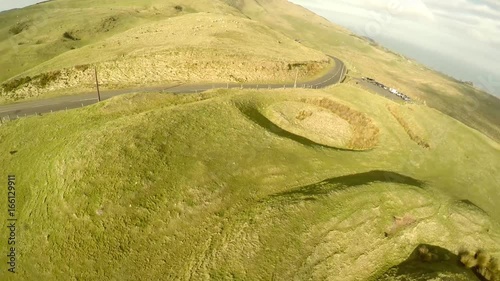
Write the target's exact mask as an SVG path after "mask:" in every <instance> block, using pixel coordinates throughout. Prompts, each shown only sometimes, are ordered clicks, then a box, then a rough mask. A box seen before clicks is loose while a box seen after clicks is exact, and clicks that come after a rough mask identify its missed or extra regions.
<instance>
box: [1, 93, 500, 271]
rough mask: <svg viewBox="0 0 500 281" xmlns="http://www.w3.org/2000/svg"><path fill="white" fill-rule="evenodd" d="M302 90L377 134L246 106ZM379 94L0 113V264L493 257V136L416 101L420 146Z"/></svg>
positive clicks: (310, 263)
mask: <svg viewBox="0 0 500 281" xmlns="http://www.w3.org/2000/svg"><path fill="white" fill-rule="evenodd" d="M311 98H316V99H329V100H332V101H335V102H337V103H341V104H344V105H345V106H348V107H349V108H350V110H352V111H357V112H361V113H363V114H366V115H367V116H368V117H369V118H371V119H372V120H373V122H374V123H375V124H376V125H377V127H378V128H379V129H380V139H379V143H378V145H377V147H376V148H374V149H372V150H370V151H366V152H355V151H343V150H338V149H335V148H328V147H326V146H322V145H318V144H314V143H310V142H306V141H303V139H300V138H296V137H294V136H295V135H294V134H290V133H288V134H287V133H286V131H282V130H280V129H279V128H278V127H276V126H273V125H272V123H269V122H267V123H266V122H262V120H261V119H260V118H261V116H263V115H262V113H263V112H264V111H265V110H266V108H268V107H269V106H272V105H273V104H280V103H283V102H299V101H300V100H302V99H311ZM366 99H370V100H371V102H370V104H367V103H366V102H365V100H366ZM389 105H390V106H393V107H398V106H399V107H403V106H402V105H398V104H396V103H394V102H392V101H389V100H386V99H384V98H382V97H377V96H373V95H372V94H370V93H367V92H364V91H362V90H359V89H357V88H355V87H351V86H341V87H334V88H331V89H328V90H324V91H316V90H315V91H313V90H295V91H288V90H286V91H285V90H276V91H258V92H254V91H215V92H211V93H206V94H201V95H200V94H199V95H189V96H174V95H159V94H140V95H139V94H135V95H127V96H122V97H117V98H114V99H112V100H109V101H106V102H103V103H100V104H98V105H94V106H91V107H88V108H84V109H79V110H74V111H69V112H60V113H53V114H50V115H46V116H41V117H32V118H26V119H22V120H19V121H14V122H10V123H7V124H4V125H3V126H1V127H0V139H1V140H2V141H1V142H0V153H1V154H0V159H1V160H0V161H1V162H0V166H1V167H6V169H3V170H2V171H1V173H2V174H1V177H2V178H6V176H7V174H8V173H10V174H12V173H13V174H16V176H17V178H18V183H17V185H18V186H19V191H18V195H17V196H18V201H19V202H18V205H19V206H22V207H21V209H20V213H19V216H18V222H19V225H20V226H19V229H20V230H19V232H18V233H19V234H18V235H19V241H20V242H19V246H18V249H19V252H20V253H22V255H19V257H18V264H19V266H18V271H19V274H18V275H16V276H15V278H12V275H6V274H7V273H6V272H5V271H3V272H1V273H0V276H3V277H2V279H4V278H6V277H7V276H8V277H9V278H11V279H9V280H40V279H42V280H61V279H69V280H71V279H84V280H137V279H139V278H142V280H159V279H169V280H187V279H194V280H206V279H215V280H234V279H239V280H256V279H272V278H274V279H277V280H293V279H297V280H304V279H308V278H312V279H314V280H319V279H325V278H327V279H329V280H359V279H360V278H361V279H363V280H369V279H370V278H377V277H378V276H379V275H381V274H383V273H384V272H386V271H387V270H389V269H390V268H391V267H392V266H394V265H396V264H398V263H400V262H402V261H404V260H405V259H406V258H407V256H408V255H409V254H410V253H411V252H412V251H413V250H414V248H415V247H416V246H417V245H418V244H419V243H428V244H433V245H438V246H441V247H443V248H446V249H449V250H450V251H453V252H455V251H457V250H458V249H459V248H460V247H462V246H467V247H473V248H474V247H480V248H484V249H486V250H488V251H490V252H492V253H494V254H495V255H498V254H500V249H499V248H498V245H500V244H499V243H500V224H499V223H500V221H499V220H498V218H499V217H500V213H499V211H498V208H496V202H498V200H499V199H500V198H498V192H496V188H497V186H498V182H499V180H500V179H499V178H498V177H496V176H492V175H495V171H497V170H498V169H499V168H500V167H499V163H498V161H496V159H498V157H497V156H499V155H500V148H499V146H498V144H496V143H495V142H492V141H491V140H489V139H488V138H486V137H484V136H483V135H481V134H480V133H478V132H475V131H473V130H472V129H470V128H468V127H466V126H464V125H462V124H461V123H459V122H457V121H455V120H453V119H451V118H449V117H446V116H445V115H442V114H441V113H439V112H437V111H434V110H432V109H428V108H426V107H415V108H413V109H412V110H413V111H414V112H415V115H416V116H419V117H421V118H419V119H418V120H420V124H419V125H420V127H421V128H422V129H423V130H427V131H428V132H431V133H430V134H429V136H430V138H429V142H430V143H431V144H432V145H431V148H430V149H427V148H422V147H421V146H419V145H418V144H416V143H415V142H413V141H412V140H411V139H410V138H409V136H408V135H407V134H406V132H405V130H404V128H402V127H401V125H400V124H399V123H398V121H397V120H396V119H395V118H394V117H393V116H392V115H391V113H390V112H389V110H388V109H387V107H388V106H389ZM249 108H250V109H253V110H245V109H249ZM259 112H260V114H259ZM259 116H260V117H259ZM439 124H446V126H447V128H448V131H447V132H446V135H439V134H435V133H432V132H434V131H435V130H436V129H438V128H439ZM467 144H470V145H467ZM13 151H16V152H15V153H10V152H13ZM485 175H490V176H485ZM464 200H466V201H464ZM2 206H3V207H2V208H4V207H5V206H4V202H2ZM477 206H479V207H477ZM395 218H407V221H409V222H410V223H406V224H401V223H398V220H397V219H395ZM2 224H5V222H2ZM4 226H5V225H4ZM4 226H3V227H2V232H1V233H2V235H3V236H5V229H6V228H5V227H4ZM384 233H385V234H384ZM47 257H50V258H47ZM16 278H17V279H16Z"/></svg>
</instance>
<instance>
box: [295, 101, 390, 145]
mask: <svg viewBox="0 0 500 281" xmlns="http://www.w3.org/2000/svg"><path fill="white" fill-rule="evenodd" d="M302 101H303V102H306V103H309V104H313V105H317V106H319V107H322V108H326V109H328V110H330V111H331V112H333V113H335V114H336V115H338V116H340V118H342V119H344V120H346V121H347V122H348V123H349V124H350V125H351V130H352V135H351V139H350V141H349V142H348V144H347V147H348V148H349V149H353V150H367V149H371V148H373V147H375V146H376V145H377V144H378V140H379V135H380V129H379V128H378V127H377V125H376V124H375V123H374V122H373V120H372V119H371V118H369V117H368V116H366V115H365V114H364V113H361V112H359V111H357V110H354V109H352V108H350V107H349V106H347V105H343V104H340V103H337V102H335V101H333V100H330V99H327V98H323V99H303V100H302Z"/></svg>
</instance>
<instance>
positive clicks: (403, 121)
mask: <svg viewBox="0 0 500 281" xmlns="http://www.w3.org/2000/svg"><path fill="white" fill-rule="evenodd" d="M387 109H388V110H389V112H390V113H391V114H392V116H394V118H396V120H397V121H398V123H399V124H400V125H401V127H403V129H404V130H405V132H406V134H408V136H409V137H410V139H411V140H412V141H414V142H415V143H416V144H418V145H419V146H421V147H423V148H430V147H431V146H430V145H429V143H428V142H427V141H426V140H425V139H424V138H423V137H421V136H420V134H421V133H418V132H417V131H421V130H419V128H417V125H416V124H411V122H410V121H409V120H407V118H406V117H405V116H403V114H402V113H401V111H400V110H399V109H398V108H397V107H395V106H389V105H388V106H387Z"/></svg>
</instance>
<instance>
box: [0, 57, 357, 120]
mask: <svg viewBox="0 0 500 281" xmlns="http://www.w3.org/2000/svg"><path fill="white" fill-rule="evenodd" d="M332 58H333V60H334V61H335V67H334V68H333V69H331V70H330V71H328V73H326V74H325V75H324V76H323V77H320V78H318V79H315V80H312V81H309V82H307V83H301V84H298V85H297V87H298V88H314V89H319V88H324V87H327V86H330V85H334V84H337V83H340V82H342V81H343V80H344V77H345V74H346V72H347V69H346V67H345V65H344V63H343V62H342V61H341V60H339V59H337V58H334V57H332ZM294 87H295V85H294V84H285V85H283V84H265V85H262V84H261V85H257V84H244V85H241V84H233V83H230V84H184V85H177V86H172V87H168V88H165V87H163V88H162V87H146V88H139V89H123V90H113V91H101V100H106V99H109V98H112V97H114V96H118V95H123V94H128V93H139V92H165V93H195V92H197V93H199V92H203V91H207V90H211V89H217V88H229V89H279V88H294ZM96 102H97V95H96V93H95V92H92V93H83V94H77V95H71V96H62V97H56V98H50V99H44V100H34V101H27V102H21V103H14V104H8V105H0V120H1V119H5V118H7V119H16V118H19V117H23V116H27V115H34V114H42V113H48V112H52V111H60V110H66V109H72V108H79V107H83V106H87V105H90V104H94V103H96Z"/></svg>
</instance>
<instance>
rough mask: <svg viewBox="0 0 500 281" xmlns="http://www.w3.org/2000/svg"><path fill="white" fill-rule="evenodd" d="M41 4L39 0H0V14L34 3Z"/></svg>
mask: <svg viewBox="0 0 500 281" xmlns="http://www.w3.org/2000/svg"><path fill="white" fill-rule="evenodd" d="M39 2H43V0H42V1H40V0H38V1H37V0H0V12H1V11H5V10H10V9H14V8H22V7H26V6H29V5H33V4H35V3H39Z"/></svg>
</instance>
